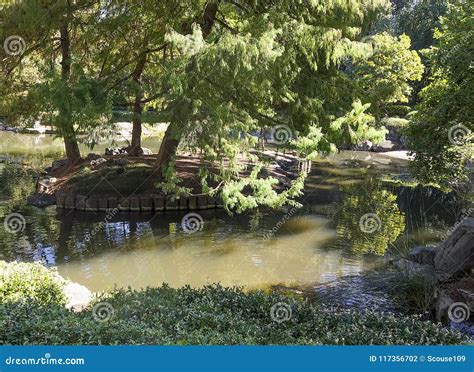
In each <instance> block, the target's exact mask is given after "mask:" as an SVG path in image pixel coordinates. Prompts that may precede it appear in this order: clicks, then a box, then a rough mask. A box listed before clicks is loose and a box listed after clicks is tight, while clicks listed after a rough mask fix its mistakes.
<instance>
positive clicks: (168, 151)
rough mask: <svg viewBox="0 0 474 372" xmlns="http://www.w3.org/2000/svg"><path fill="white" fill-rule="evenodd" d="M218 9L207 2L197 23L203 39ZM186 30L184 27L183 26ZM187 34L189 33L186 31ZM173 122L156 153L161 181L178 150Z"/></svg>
mask: <svg viewBox="0 0 474 372" xmlns="http://www.w3.org/2000/svg"><path fill="white" fill-rule="evenodd" d="M217 9H218V2H217V1H216V2H213V1H211V2H209V3H207V5H206V8H205V9H204V13H203V15H202V18H201V20H200V22H199V24H200V26H201V31H202V35H203V37H204V38H206V37H207V36H209V34H210V33H211V30H212V27H213V25H214V23H215V17H216V14H217ZM185 28H186V26H185ZM187 32H190V30H189V31H187ZM175 125H176V124H174V123H173V122H171V123H170V125H169V126H168V128H167V129H166V132H165V135H164V137H163V141H162V142H161V145H160V150H159V151H158V157H157V159H156V163H155V167H156V169H157V170H158V174H159V179H160V180H163V171H164V169H165V167H166V166H167V165H168V163H169V161H170V159H171V158H172V157H173V156H175V155H176V150H177V148H178V145H179V142H180V138H179V135H178V134H177V133H176V132H178V131H177V130H176V129H177V128H175Z"/></svg>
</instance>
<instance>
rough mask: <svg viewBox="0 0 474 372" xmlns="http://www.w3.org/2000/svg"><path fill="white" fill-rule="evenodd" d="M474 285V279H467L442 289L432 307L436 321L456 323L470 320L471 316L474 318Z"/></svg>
mask: <svg viewBox="0 0 474 372" xmlns="http://www.w3.org/2000/svg"><path fill="white" fill-rule="evenodd" d="M473 285H474V282H473V278H467V279H464V280H460V281H456V282H453V283H449V284H448V285H446V286H444V287H443V289H440V290H439V291H438V293H437V295H436V300H435V301H434V303H433V306H432V308H433V312H434V314H435V317H436V320H438V321H448V320H451V321H454V322H455V323H458V322H459V323H460V322H463V321H465V320H469V315H471V317H472V314H473V313H474V287H473ZM450 308H451V310H450ZM456 308H457V309H456ZM471 319H472V318H471Z"/></svg>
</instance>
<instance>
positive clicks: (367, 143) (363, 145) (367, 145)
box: [353, 141, 374, 151]
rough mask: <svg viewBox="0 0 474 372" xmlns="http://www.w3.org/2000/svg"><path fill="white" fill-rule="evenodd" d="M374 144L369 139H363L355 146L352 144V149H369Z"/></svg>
mask: <svg viewBox="0 0 474 372" xmlns="http://www.w3.org/2000/svg"><path fill="white" fill-rule="evenodd" d="M373 146H374V144H373V143H372V142H371V141H364V142H362V143H360V144H357V145H356V146H353V150H356V151H370V150H371V149H372V147H373Z"/></svg>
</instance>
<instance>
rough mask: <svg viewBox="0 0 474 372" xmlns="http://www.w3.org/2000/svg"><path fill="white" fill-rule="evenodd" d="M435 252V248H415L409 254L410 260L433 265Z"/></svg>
mask: <svg viewBox="0 0 474 372" xmlns="http://www.w3.org/2000/svg"><path fill="white" fill-rule="evenodd" d="M435 252H436V248H435V247H415V248H413V249H412V250H411V252H410V253H409V255H408V259H409V260H411V261H413V262H416V263H419V264H422V265H433V263H434V255H435Z"/></svg>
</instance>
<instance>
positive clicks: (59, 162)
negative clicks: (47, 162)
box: [51, 159, 67, 172]
mask: <svg viewBox="0 0 474 372" xmlns="http://www.w3.org/2000/svg"><path fill="white" fill-rule="evenodd" d="M66 163H67V160H66V159H61V160H55V161H53V164H51V171H52V172H54V171H57V170H58V169H59V168H62V167H64V166H65V165H66Z"/></svg>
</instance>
